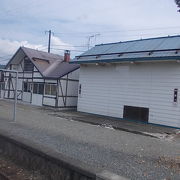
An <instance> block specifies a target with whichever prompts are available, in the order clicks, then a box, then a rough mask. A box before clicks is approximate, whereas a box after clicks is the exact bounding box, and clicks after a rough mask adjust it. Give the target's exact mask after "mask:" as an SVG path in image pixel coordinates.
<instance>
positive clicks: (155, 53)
mask: <svg viewBox="0 0 180 180" xmlns="http://www.w3.org/2000/svg"><path fill="white" fill-rule="evenodd" d="M167 59H168V60H171V59H172V60H173V59H180V35H178V36H167V37H159V38H149V39H140V40H134V41H125V42H117V43H108V44H100V45H96V46H95V47H93V48H92V49H90V50H88V51H86V52H85V53H83V54H81V55H79V56H76V57H75V59H73V61H72V62H71V63H95V62H98V63H99V62H111V61H114V62H116V61H118V62H119V61H139V60H142V61H143V60H167Z"/></svg>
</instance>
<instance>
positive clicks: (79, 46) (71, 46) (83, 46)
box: [51, 44, 88, 47]
mask: <svg viewBox="0 0 180 180" xmlns="http://www.w3.org/2000/svg"><path fill="white" fill-rule="evenodd" d="M51 46H57V47H58V46H63V47H88V46H87V45H82V46H81V45H79V46H78V45H63V44H62V45H61V44H60V45H51Z"/></svg>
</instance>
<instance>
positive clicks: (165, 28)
mask: <svg viewBox="0 0 180 180" xmlns="http://www.w3.org/2000/svg"><path fill="white" fill-rule="evenodd" d="M167 29H180V26H171V27H170V26H169V27H156V28H142V29H129V30H128V29H127V30H114V31H90V32H58V33H57V32H55V34H61V35H78V34H80V35H82V34H96V33H119V32H131V31H132V32H133V31H152V30H167Z"/></svg>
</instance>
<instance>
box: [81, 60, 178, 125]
mask: <svg viewBox="0 0 180 180" xmlns="http://www.w3.org/2000/svg"><path fill="white" fill-rule="evenodd" d="M79 83H80V84H81V88H82V92H81V94H80V95H79V98H78V110H79V111H83V112H89V113H95V114H101V115H107V116H113V117H119V118H122V117H123V108H124V105H127V106H137V107H145V108H149V122H150V123H156V124H162V125H168V126H174V127H180V64H179V63H142V64H124V65H122V64H112V65H110V64H109V65H105V66H101V65H98V66H96V65H88V66H81V69H80V81H79ZM175 88H178V89H179V93H178V103H177V104H175V103H174V102H173V95H174V89H175Z"/></svg>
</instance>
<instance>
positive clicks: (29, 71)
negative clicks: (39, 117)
mask: <svg viewBox="0 0 180 180" xmlns="http://www.w3.org/2000/svg"><path fill="white" fill-rule="evenodd" d="M64 57H65V58H64ZM64 57H63V56H60V55H56V54H51V53H47V52H43V51H38V50H34V49H30V48H25V47H20V48H19V49H18V50H17V52H16V53H15V54H14V56H13V57H12V58H11V60H10V61H9V63H8V64H7V65H6V69H11V70H17V71H18V72H19V73H18V74H19V75H18V99H19V100H22V101H25V102H27V103H31V104H33V105H39V106H42V105H45V106H53V107H76V106H77V95H78V79H79V65H75V64H69V62H68V61H69V60H70V54H69V52H67V53H66V54H65V56H64ZM14 82H15V78H14V75H13V74H10V73H6V74H5V83H4V85H2V84H1V87H2V86H3V90H2V88H1V90H0V94H1V97H3V98H14Z"/></svg>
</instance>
